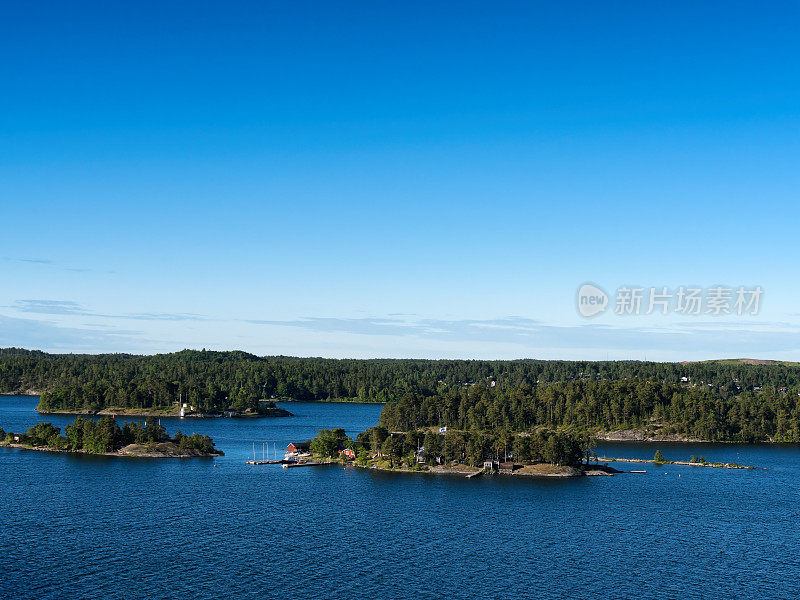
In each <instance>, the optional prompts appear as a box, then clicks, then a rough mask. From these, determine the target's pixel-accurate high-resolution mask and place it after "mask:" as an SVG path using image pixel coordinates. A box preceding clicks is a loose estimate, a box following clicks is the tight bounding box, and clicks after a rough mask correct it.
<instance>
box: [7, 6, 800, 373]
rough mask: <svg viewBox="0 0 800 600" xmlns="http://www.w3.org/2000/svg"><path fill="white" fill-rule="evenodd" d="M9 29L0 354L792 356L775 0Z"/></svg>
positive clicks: (786, 123) (322, 12)
mask: <svg viewBox="0 0 800 600" xmlns="http://www.w3.org/2000/svg"><path fill="white" fill-rule="evenodd" d="M0 10H2V20H1V21H0V22H2V35H0V51H2V56H3V57H4V60H3V61H2V64H0V81H2V94H0V195H1V198H0V217H2V236H0V269H1V270H2V271H0V272H2V275H3V277H2V282H3V285H2V287H0V346H12V345H13V346H22V347H29V348H41V349H46V350H51V351H76V352H102V351H131V352H147V353H150V352H159V351H173V350H178V349H181V348H184V347H192V348H202V347H207V348H214V349H234V348H237V349H244V350H248V351H251V352H255V353H258V354H293V355H321V356H363V357H370V356H426V357H480V358H513V357H542V358H606V357H609V358H645V357H646V358H649V359H661V360H684V359H686V360H690V359H700V358H712V357H720V356H757V357H766V358H785V359H795V360H800V335H798V334H800V309H798V303H797V299H798V297H800V285H798V282H797V278H796V273H797V263H798V250H797V246H796V243H795V239H796V236H797V229H798V224H800V219H798V210H797V206H798V192H799V190H800V169H798V164H800V135H798V134H799V133H800V131H798V129H799V128H798V125H800V69H799V68H798V66H797V58H798V56H800V37H798V36H797V29H796V24H797V22H798V17H800V14H798V12H799V11H798V9H797V8H796V5H795V4H793V3H773V4H771V5H770V7H769V10H766V9H765V7H763V6H758V5H756V4H754V3H735V2H734V3H731V2H719V3H713V2H703V3H698V2H676V3H630V2H628V3H615V2H576V3H532V2H518V3H516V2H506V3H489V2H483V3H478V2H463V1H459V2H436V3H434V2H403V3H394V2H393V3H390V2H336V3H331V2H297V1H290V2H224V3H206V2H196V1H195V2H172V3H163V2H159V3H150V2H137V3H131V4H130V5H128V6H120V5H119V3H108V2H96V3H94V2H75V3H52V4H50V5H48V4H47V3H41V4H37V5H35V6H34V5H32V4H30V3H28V2H6V3H4V4H3V7H2V9H0ZM587 281H591V282H595V283H597V284H599V285H600V286H601V287H603V288H604V289H606V290H607V291H608V292H609V293H611V294H613V292H614V290H615V289H616V288H617V287H619V286H621V285H626V284H627V285H641V286H643V287H649V286H657V287H661V286H668V287H669V288H671V289H672V288H677V287H678V286H680V285H697V286H701V287H704V288H707V287H710V286H713V285H717V284H723V285H727V286H730V287H737V286H739V285H746V286H754V285H760V286H762V288H763V289H764V296H763V304H762V310H761V313H760V314H759V315H758V316H756V317H748V318H744V317H739V318H733V317H731V318H716V319H712V318H705V317H702V316H701V317H693V318H687V317H684V318H678V317H677V316H674V315H668V316H660V315H659V316H648V317H645V316H641V317H618V316H616V315H613V314H611V313H610V312H609V313H607V314H604V315H601V316H599V317H596V318H595V319H592V320H586V319H584V318H582V317H580V316H579V315H578V314H577V312H576V309H575V294H576V290H577V288H578V286H579V285H580V284H582V283H584V282H587Z"/></svg>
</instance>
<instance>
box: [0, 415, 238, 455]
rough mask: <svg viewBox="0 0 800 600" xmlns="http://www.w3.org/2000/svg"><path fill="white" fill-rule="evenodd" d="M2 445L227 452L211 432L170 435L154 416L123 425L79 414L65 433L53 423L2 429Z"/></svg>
mask: <svg viewBox="0 0 800 600" xmlns="http://www.w3.org/2000/svg"><path fill="white" fill-rule="evenodd" d="M0 446H5V447H10V448H24V449H31V450H46V451H51V452H79V453H85V454H104V455H109V456H132V457H133V456H138V457H147V458H161V457H168V458H189V457H200V456H220V455H222V454H224V453H223V452H222V451H220V450H217V449H216V448H215V447H214V441H213V440H212V439H211V438H210V437H209V436H207V435H200V434H199V433H195V434H193V435H185V434H183V433H181V432H180V431H178V432H177V433H176V434H175V436H174V437H170V436H169V434H168V433H167V431H166V429H165V428H164V427H163V426H162V425H160V424H159V423H158V422H157V421H156V420H154V419H148V420H147V421H146V422H145V423H144V424H141V423H138V422H135V421H131V422H128V423H125V425H123V426H122V427H120V426H119V425H118V424H117V422H116V420H114V419H112V418H111V417H103V418H102V419H100V420H99V421H96V422H95V421H93V420H90V419H84V418H82V417H78V418H77V419H75V421H74V422H73V423H71V424H70V425H67V426H66V427H65V428H64V434H63V435H62V434H61V428H60V427H55V426H53V425H52V424H51V423H38V424H37V425H35V426H33V427H31V428H30V429H28V430H27V431H26V432H25V433H12V432H8V433H6V432H5V431H4V430H3V429H2V428H0Z"/></svg>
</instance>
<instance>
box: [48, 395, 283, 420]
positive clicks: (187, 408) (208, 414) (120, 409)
mask: <svg viewBox="0 0 800 600" xmlns="http://www.w3.org/2000/svg"><path fill="white" fill-rule="evenodd" d="M36 410H37V412H38V413H39V414H41V415H84V416H100V417H104V416H109V417H118V416H120V417H158V418H162V419H164V418H187V419H213V418H219V417H229V418H259V417H261V418H265V417H266V418H269V417H292V416H294V415H293V414H292V413H290V412H289V411H288V410H285V409H283V408H280V407H279V406H278V405H277V404H275V402H274V401H272V400H256V401H255V402H252V403H249V404H247V405H244V406H241V405H235V406H228V407H226V408H224V409H216V408H203V407H200V406H195V405H193V404H189V403H187V402H173V403H172V404H169V405H166V406H107V407H104V408H97V407H96V406H90V407H88V408H64V407H63V404H61V403H58V402H55V403H54V402H53V400H52V398H51V396H50V395H48V394H47V393H45V394H42V396H41V398H40V400H39V405H38V406H37V407H36Z"/></svg>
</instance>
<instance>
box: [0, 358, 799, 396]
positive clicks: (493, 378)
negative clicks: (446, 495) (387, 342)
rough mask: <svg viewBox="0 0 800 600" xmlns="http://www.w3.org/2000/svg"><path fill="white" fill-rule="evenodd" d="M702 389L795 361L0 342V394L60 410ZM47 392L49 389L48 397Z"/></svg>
mask: <svg viewBox="0 0 800 600" xmlns="http://www.w3.org/2000/svg"><path fill="white" fill-rule="evenodd" d="M683 377H685V378H687V382H688V383H690V384H692V385H697V386H711V387H710V389H712V390H713V391H714V393H715V394H719V395H720V396H722V397H725V398H729V397H731V396H735V395H737V394H739V393H740V392H741V391H745V392H746V391H754V390H755V391H759V390H758V389H757V388H762V387H763V388H764V389H767V388H775V389H780V388H782V387H785V388H787V389H788V391H789V392H793V393H795V394H796V393H797V392H798V391H800V367H799V366H795V365H787V364H767V365H751V364H745V363H743V362H739V361H711V362H701V363H657V362H638V361H609V362H591V361H540V360H514V361H481V360H417V359H374V360H356V359H324V358H292V357H283V356H268V357H258V356H254V355H252V354H247V353H245V352H211V351H196V350H184V351H182V352H176V353H173V354H158V355H154V356H135V355H129V354H100V355H86V354H83V355H82V354H47V353H44V352H39V351H31V350H20V349H15V348H10V349H0V392H16V391H27V390H35V391H38V392H57V391H58V392H59V393H60V396H58V398H57V399H56V400H55V402H57V403H58V405H59V406H61V407H63V408H102V407H105V406H119V407H136V408H148V407H155V406H168V405H170V404H172V403H173V402H175V401H177V400H178V398H179V397H181V398H182V399H183V400H184V401H187V400H188V401H190V402H192V403H193V404H195V405H197V406H201V407H204V408H206V409H212V408H219V407H222V406H223V405H225V404H228V405H231V406H233V405H236V404H238V405H239V407H240V408H246V406H247V404H248V403H252V402H253V401H254V400H257V399H259V398H273V397H274V398H292V399H295V400H307V401H314V400H342V399H353V400H361V401H369V402H388V401H391V400H398V399H400V398H402V397H403V395H404V394H406V393H407V392H414V393H417V394H422V395H435V394H440V393H442V392H445V391H451V390H453V389H459V388H462V387H465V386H470V385H472V384H475V385H481V384H487V385H494V386H496V387H497V388H500V389H515V388H520V387H522V386H525V385H527V386H530V387H536V386H538V385H541V384H547V383H552V382H565V381H581V380H584V381H605V380H626V379H641V380H654V381H659V382H661V381H663V382H665V383H670V384H679V383H681V378H683ZM53 397H54V398H55V394H54V395H53Z"/></svg>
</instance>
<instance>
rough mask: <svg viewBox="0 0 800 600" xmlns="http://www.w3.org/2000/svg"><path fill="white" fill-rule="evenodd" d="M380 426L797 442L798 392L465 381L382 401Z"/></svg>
mask: <svg viewBox="0 0 800 600" xmlns="http://www.w3.org/2000/svg"><path fill="white" fill-rule="evenodd" d="M380 424H381V425H382V426H384V427H386V428H387V429H389V430H392V431H407V430H414V429H418V428H421V427H428V426H434V425H435V426H447V427H451V428H454V429H459V430H469V431H497V430H507V431H512V432H526V431H532V430H533V429H535V428H537V427H547V428H552V429H560V428H567V429H575V430H584V431H590V430H593V431H612V430H620V429H647V430H650V431H652V432H654V433H659V434H681V435H685V436H689V437H696V438H700V439H704V440H710V441H739V442H757V441H781V442H800V397H798V395H797V394H796V393H791V392H788V391H780V390H779V389H778V390H776V389H775V388H772V387H770V388H768V389H767V390H765V391H761V392H758V393H754V392H751V391H747V392H740V393H739V394H738V395H735V396H734V395H724V394H720V393H719V391H718V390H714V389H712V388H710V387H708V386H702V387H701V386H698V387H691V386H688V385H686V384H674V383H666V382H659V381H643V380H622V381H597V380H595V381H580V380H579V381H566V382H557V383H550V384H546V385H538V386H530V385H521V386H519V387H516V388H511V389H509V388H504V387H494V388H493V387H489V386H472V387H470V388H468V389H462V390H449V391H445V392H444V393H440V394H434V395H429V396H426V395H422V394H416V393H408V394H405V395H404V396H403V397H402V398H400V399H399V400H397V401H394V402H390V403H388V404H386V405H385V406H384V408H383V411H382V413H381V417H380Z"/></svg>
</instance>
